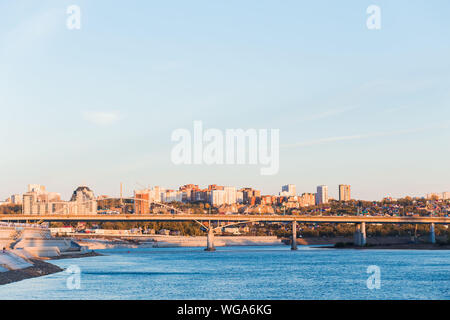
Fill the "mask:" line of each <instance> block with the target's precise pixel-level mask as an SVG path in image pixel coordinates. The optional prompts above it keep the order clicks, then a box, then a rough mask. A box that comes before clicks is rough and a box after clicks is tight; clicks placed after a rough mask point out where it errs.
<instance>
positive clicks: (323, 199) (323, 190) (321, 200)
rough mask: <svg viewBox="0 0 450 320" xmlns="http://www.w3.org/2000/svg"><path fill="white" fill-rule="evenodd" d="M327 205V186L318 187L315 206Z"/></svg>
mask: <svg viewBox="0 0 450 320" xmlns="http://www.w3.org/2000/svg"><path fill="white" fill-rule="evenodd" d="M325 203H328V186H324V185H322V186H318V187H317V194H316V204H325Z"/></svg>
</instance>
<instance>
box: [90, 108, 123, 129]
mask: <svg viewBox="0 0 450 320" xmlns="http://www.w3.org/2000/svg"><path fill="white" fill-rule="evenodd" d="M83 118H84V119H85V120H86V121H89V122H91V123H93V124H95V125H98V126H109V125H112V124H114V123H116V122H117V121H119V119H120V116H119V113H118V112H116V111H112V112H111V111H110V112H105V111H84V112H83Z"/></svg>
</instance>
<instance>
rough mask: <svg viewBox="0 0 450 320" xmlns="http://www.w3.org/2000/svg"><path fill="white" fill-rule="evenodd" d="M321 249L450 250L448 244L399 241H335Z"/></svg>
mask: <svg viewBox="0 0 450 320" xmlns="http://www.w3.org/2000/svg"><path fill="white" fill-rule="evenodd" d="M320 248H323V249H358V250H367V249H377V250H379V249H389V250H450V244H432V243H401V244H380V245H374V244H369V245H366V246H363V247H360V246H355V245H354V244H353V243H336V244H335V245H333V246H323V247H320Z"/></svg>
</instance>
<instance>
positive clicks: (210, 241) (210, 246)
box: [205, 226, 216, 251]
mask: <svg viewBox="0 0 450 320" xmlns="http://www.w3.org/2000/svg"><path fill="white" fill-rule="evenodd" d="M205 251H216V248H215V247H214V230H213V229H212V228H211V226H209V229H208V236H207V238H206V249H205Z"/></svg>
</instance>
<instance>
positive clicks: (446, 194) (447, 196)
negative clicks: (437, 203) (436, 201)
mask: <svg viewBox="0 0 450 320" xmlns="http://www.w3.org/2000/svg"><path fill="white" fill-rule="evenodd" d="M442 200H450V192H442Z"/></svg>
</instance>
